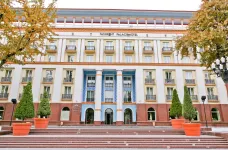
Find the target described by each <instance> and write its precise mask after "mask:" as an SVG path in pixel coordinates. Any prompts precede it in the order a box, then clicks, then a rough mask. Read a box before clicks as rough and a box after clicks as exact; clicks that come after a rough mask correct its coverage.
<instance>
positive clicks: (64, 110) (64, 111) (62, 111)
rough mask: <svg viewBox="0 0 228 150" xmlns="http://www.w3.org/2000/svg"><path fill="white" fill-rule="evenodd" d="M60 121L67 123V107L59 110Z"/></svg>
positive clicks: (68, 117)
mask: <svg viewBox="0 0 228 150" xmlns="http://www.w3.org/2000/svg"><path fill="white" fill-rule="evenodd" d="M60 120H62V121H69V120H70V109H69V108H68V107H64V108H63V109H62V110H61V117H60Z"/></svg>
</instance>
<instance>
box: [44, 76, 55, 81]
mask: <svg viewBox="0 0 228 150" xmlns="http://www.w3.org/2000/svg"><path fill="white" fill-rule="evenodd" d="M43 82H53V78H52V77H44V78H43Z"/></svg>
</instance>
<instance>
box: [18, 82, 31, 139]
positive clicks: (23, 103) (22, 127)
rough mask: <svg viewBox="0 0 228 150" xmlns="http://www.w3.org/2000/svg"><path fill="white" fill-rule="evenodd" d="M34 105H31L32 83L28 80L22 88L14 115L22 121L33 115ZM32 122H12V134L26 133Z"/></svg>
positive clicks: (20, 134)
mask: <svg viewBox="0 0 228 150" xmlns="http://www.w3.org/2000/svg"><path fill="white" fill-rule="evenodd" d="M34 115H35V114H34V105H33V96H32V84H31V82H29V83H28V84H27V85H26V86H25V87H24V90H23V93H22V98H21V100H20V102H19V103H18V105H17V107H16V110H15V113H14V117H15V118H18V119H20V120H22V121H24V120H25V119H27V118H33V117H34ZM31 126H32V123H30V122H26V123H13V135H16V136H22V135H28V134H29V131H30V128H31Z"/></svg>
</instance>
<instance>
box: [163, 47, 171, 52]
mask: <svg viewBox="0 0 228 150" xmlns="http://www.w3.org/2000/svg"><path fill="white" fill-rule="evenodd" d="M162 51H163V52H172V51H173V48H172V47H163V48H162Z"/></svg>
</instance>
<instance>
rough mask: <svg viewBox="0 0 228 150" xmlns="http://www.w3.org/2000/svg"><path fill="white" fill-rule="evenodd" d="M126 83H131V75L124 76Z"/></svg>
mask: <svg viewBox="0 0 228 150" xmlns="http://www.w3.org/2000/svg"><path fill="white" fill-rule="evenodd" d="M123 82H124V83H126V84H131V77H124V81H123Z"/></svg>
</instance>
